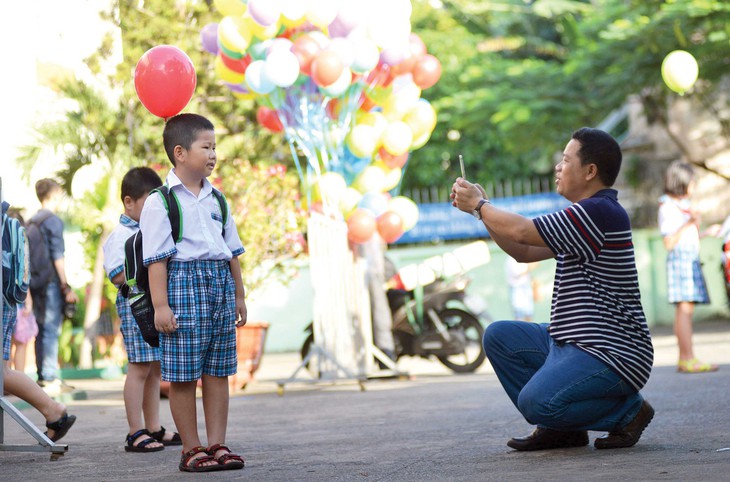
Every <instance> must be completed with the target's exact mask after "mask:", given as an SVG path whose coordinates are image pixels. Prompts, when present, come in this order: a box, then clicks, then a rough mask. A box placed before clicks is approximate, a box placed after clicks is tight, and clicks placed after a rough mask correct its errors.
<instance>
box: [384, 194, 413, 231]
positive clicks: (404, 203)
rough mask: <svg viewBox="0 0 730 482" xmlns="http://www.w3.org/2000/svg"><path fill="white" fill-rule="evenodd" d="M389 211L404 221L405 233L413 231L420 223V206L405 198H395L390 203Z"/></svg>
mask: <svg viewBox="0 0 730 482" xmlns="http://www.w3.org/2000/svg"><path fill="white" fill-rule="evenodd" d="M388 209H389V210H391V211H393V212H394V213H396V214H397V215H399V216H400V218H401V219H402V220H403V231H408V230H410V229H413V226H415V225H416V223H417V222H418V205H417V204H416V203H414V202H413V201H412V200H410V199H408V198H407V197H405V196H395V197H394V198H391V199H390V200H389V201H388Z"/></svg>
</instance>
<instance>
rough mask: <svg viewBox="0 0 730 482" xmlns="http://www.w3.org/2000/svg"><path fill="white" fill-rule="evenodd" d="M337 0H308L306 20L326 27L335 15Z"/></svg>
mask: <svg viewBox="0 0 730 482" xmlns="http://www.w3.org/2000/svg"><path fill="white" fill-rule="evenodd" d="M337 10H338V5H337V0H310V3H309V8H308V9H307V20H309V21H310V22H311V23H312V24H313V25H316V26H317V27H326V26H327V25H329V24H330V23H332V21H333V20H334V19H335V17H336V16H337Z"/></svg>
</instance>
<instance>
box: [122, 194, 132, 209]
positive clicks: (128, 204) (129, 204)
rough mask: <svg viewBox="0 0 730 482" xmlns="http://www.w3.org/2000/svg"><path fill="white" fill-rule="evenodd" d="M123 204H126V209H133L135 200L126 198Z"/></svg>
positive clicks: (129, 197) (130, 197)
mask: <svg viewBox="0 0 730 482" xmlns="http://www.w3.org/2000/svg"><path fill="white" fill-rule="evenodd" d="M122 202H123V203H124V208H125V209H132V205H133V204H134V199H132V196H124V199H122Z"/></svg>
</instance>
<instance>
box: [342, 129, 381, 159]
mask: <svg viewBox="0 0 730 482" xmlns="http://www.w3.org/2000/svg"><path fill="white" fill-rule="evenodd" d="M345 142H346V143H347V147H348V148H349V149H350V152H352V153H353V154H354V155H355V157H372V155H373V152H375V148H376V147H377V145H378V144H377V143H378V138H377V137H376V136H375V128H374V127H372V126H369V125H367V124H360V125H356V126H355V127H353V128H352V130H351V131H350V133H349V134H347V137H346V139H345Z"/></svg>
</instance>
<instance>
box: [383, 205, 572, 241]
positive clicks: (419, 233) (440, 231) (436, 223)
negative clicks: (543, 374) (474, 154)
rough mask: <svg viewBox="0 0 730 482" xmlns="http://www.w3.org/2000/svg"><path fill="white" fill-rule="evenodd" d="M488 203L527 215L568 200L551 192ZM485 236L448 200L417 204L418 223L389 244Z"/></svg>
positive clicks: (478, 224) (479, 225) (558, 207)
mask: <svg viewBox="0 0 730 482" xmlns="http://www.w3.org/2000/svg"><path fill="white" fill-rule="evenodd" d="M491 202H492V204H494V205H495V206H497V207H499V208H502V209H506V210H507V211H511V212H514V213H518V214H521V215H523V216H525V217H528V218H535V217H537V216H541V215H543V214H548V213H553V212H555V211H559V210H561V209H565V208H566V207H568V206H569V205H570V201H568V200H567V199H565V198H564V197H563V196H561V195H560V194H558V193H555V192H550V193H542V194H529V195H526V196H514V197H504V198H499V199H492V200H491ZM485 237H489V233H487V229H486V228H485V227H484V224H482V222H481V221H479V220H478V219H476V218H475V217H474V216H472V215H471V214H469V213H465V212H463V211H459V210H458V209H456V208H455V207H453V206H452V205H451V203H433V204H419V205H418V223H416V225H415V226H414V227H413V229H411V230H410V231H408V232H407V233H405V234H404V235H403V236H401V237H400V239H399V240H398V241H396V242H395V243H393V244H406V243H429V242H438V241H446V240H454V239H472V238H485Z"/></svg>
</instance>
